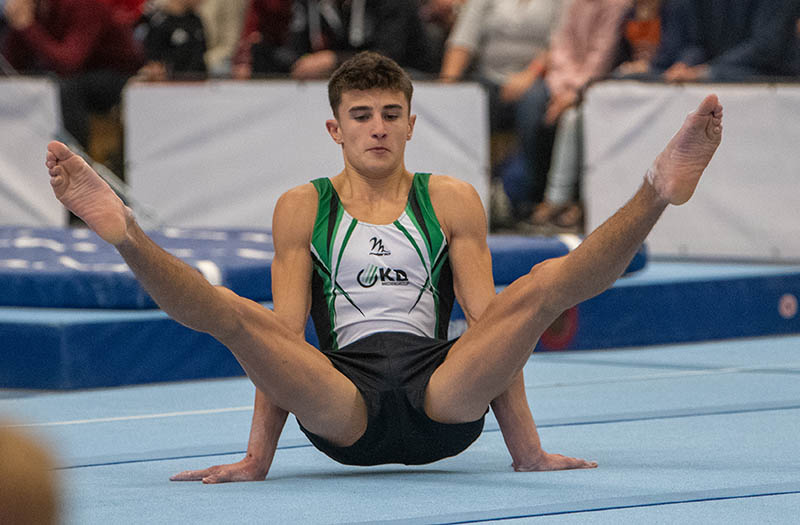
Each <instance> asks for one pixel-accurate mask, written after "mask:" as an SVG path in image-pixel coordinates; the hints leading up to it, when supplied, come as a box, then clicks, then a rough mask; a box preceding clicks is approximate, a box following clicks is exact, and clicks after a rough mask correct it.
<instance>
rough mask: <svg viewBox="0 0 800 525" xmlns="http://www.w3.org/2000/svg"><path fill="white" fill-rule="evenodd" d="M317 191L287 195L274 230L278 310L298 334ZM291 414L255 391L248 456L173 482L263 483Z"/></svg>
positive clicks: (307, 301) (307, 294)
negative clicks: (287, 417) (288, 414)
mask: <svg viewBox="0 0 800 525" xmlns="http://www.w3.org/2000/svg"><path fill="white" fill-rule="evenodd" d="M316 200H317V192H316V190H315V189H314V187H313V186H312V185H311V184H305V185H303V186H300V187H298V188H295V189H293V190H290V191H289V192H287V193H286V194H284V195H283V196H282V197H281V198H280V199H279V200H278V203H277V205H276V207H275V213H274V216H273V225H272V234H273V242H274V245H275V257H274V259H273V260H272V300H273V303H274V311H275V313H276V314H277V315H278V316H279V317H281V318H282V319H283V321H284V322H285V324H286V326H287V327H289V328H290V329H291V330H292V331H294V332H296V333H297V334H298V335H302V334H303V333H304V332H305V326H306V321H307V319H308V313H309V309H310V308H311V271H312V268H311V255H310V253H309V245H310V240H311V238H310V237H311V229H312V226H313V221H314V216H315V215H316ZM286 416H287V412H286V411H285V410H283V409H281V408H279V407H278V406H276V405H275V404H274V403H272V401H270V399H269V398H268V397H267V395H266V394H264V393H263V392H261V391H260V390H258V389H256V396H255V404H254V408H253V420H252V423H251V426H250V438H249V440H248V443H247V454H246V455H245V457H244V458H243V459H242V460H241V461H238V462H236V463H231V464H227V465H215V466H213V467H209V468H207V469H203V470H194V471H186V472H181V473H180V474H176V475H175V476H173V477H171V478H170V479H172V480H173V481H201V480H202V481H203V483H224V482H229V481H261V480H263V479H265V478H266V476H267V474H268V473H269V468H270V466H271V465H272V460H273V458H274V456H275V451H276V448H277V446H278V438H279V437H280V434H281V431H282V430H283V426H284V424H285V423H286Z"/></svg>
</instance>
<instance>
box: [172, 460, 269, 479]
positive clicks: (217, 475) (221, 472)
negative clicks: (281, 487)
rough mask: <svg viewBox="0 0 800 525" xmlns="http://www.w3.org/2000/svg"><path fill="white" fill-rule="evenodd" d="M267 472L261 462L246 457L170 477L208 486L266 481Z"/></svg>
mask: <svg viewBox="0 0 800 525" xmlns="http://www.w3.org/2000/svg"><path fill="white" fill-rule="evenodd" d="M266 477H267V472H266V471H265V470H264V468H263V467H262V465H261V464H260V462H258V461H255V460H254V459H252V458H250V457H246V458H244V459H243V460H241V461H238V462H236V463H230V464H228V465H214V466H213V467H208V468H206V469H202V470H185V471H183V472H180V473H178V474H175V475H174V476H172V477H170V478H169V479H170V481H202V482H203V483H206V484H214V483H229V482H234V481H264V479H266Z"/></svg>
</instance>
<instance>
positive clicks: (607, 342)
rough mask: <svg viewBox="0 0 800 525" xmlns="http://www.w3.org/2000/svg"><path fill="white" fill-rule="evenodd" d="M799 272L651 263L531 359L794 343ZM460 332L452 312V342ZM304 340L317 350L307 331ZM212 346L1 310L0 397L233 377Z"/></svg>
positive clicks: (167, 323) (98, 321)
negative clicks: (758, 340)
mask: <svg viewBox="0 0 800 525" xmlns="http://www.w3.org/2000/svg"><path fill="white" fill-rule="evenodd" d="M798 296H800V268H798V267H793V266H778V267H770V266H761V265H732V266H719V265H704V264H688V265H687V264H680V263H651V264H650V265H648V268H647V269H645V270H644V271H642V272H638V273H637V274H634V275H632V276H630V277H627V278H625V279H621V280H620V281H619V282H618V283H617V284H616V285H615V286H614V287H613V288H612V289H610V290H608V291H606V292H605V293H603V294H601V295H599V296H598V297H595V298H594V299H591V300H589V301H586V302H584V303H582V304H580V305H578V306H577V307H576V308H573V309H571V310H570V311H568V312H565V314H564V315H563V316H562V317H561V318H560V319H559V320H558V321H557V322H556V323H554V324H553V326H551V327H550V329H548V330H547V332H545V334H544V335H543V337H542V339H541V341H540V343H539V345H538V346H537V350H564V349H597V348H610V347H621V346H634V345H648V344H666V343H675V342H689V341H704V340H710V339H723V338H733V337H752V336H761V335H774V334H796V333H800V317H798V315H797V314H798V312H797V297H798ZM465 327H466V321H465V320H464V316H463V313H462V312H461V311H460V309H459V308H456V309H455V310H454V312H453V317H452V318H451V324H450V332H451V336H456V335H458V334H460V333H461V332H463V330H464V329H465ZM306 336H307V339H308V340H309V341H310V342H311V343H312V344H313V343H315V342H316V337H315V334H314V333H313V330H311V329H310V327H309V329H308V330H307V331H306ZM241 374H242V371H241V368H240V367H239V365H238V363H237V362H236V360H235V359H234V358H233V356H232V355H231V354H230V352H229V351H228V350H226V349H225V348H224V347H223V346H222V345H220V344H219V343H217V342H216V341H215V340H213V339H212V338H211V337H209V336H207V335H204V334H199V333H197V332H194V331H191V330H189V329H187V328H184V327H182V326H180V325H179V324H177V323H175V322H174V321H171V320H169V319H168V318H167V317H166V315H165V314H163V312H160V311H158V310H127V311H119V310H63V309H39V308H0V387H5V388H40V389H41V388H46V389H74V388H95V387H103V386H116V385H125V384H136V383H150V382H162V381H175V380H183V379H201V378H213V377H226V376H234V375H241Z"/></svg>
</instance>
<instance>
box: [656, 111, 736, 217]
mask: <svg viewBox="0 0 800 525" xmlns="http://www.w3.org/2000/svg"><path fill="white" fill-rule="evenodd" d="M721 141H722V105H720V103H719V100H718V99H717V96H716V95H708V96H707V97H706V98H705V99H704V100H703V102H701V103H700V106H699V107H698V108H697V109H696V110H695V111H694V112H692V113H690V114H689V116H688V117H686V121H685V122H684V123H683V126H682V127H681V129H680V130H679V131H678V133H676V134H675V136H674V137H672V140H670V141H669V144H667V147H666V148H664V151H662V152H661V153H660V154H659V155H658V157H656V160H655V162H653V165H652V167H651V168H650V169H649V170H648V171H647V175H646V177H645V178H646V180H648V181H649V182H650V184H652V185H653V188H655V190H656V193H657V194H658V196H659V197H661V198H662V199H664V200H665V201H667V202H669V203H670V204H675V205H680V204H683V203H685V202H686V201H688V200H689V198H690V197H691V196H692V194H693V193H694V190H695V188H696V187H697V183H698V182H699V181H700V175H702V174H703V170H704V169H705V168H706V166H708V163H709V162H710V161H711V157H713V156H714V152H715V151H716V150H717V146H719V144H720V142H721Z"/></svg>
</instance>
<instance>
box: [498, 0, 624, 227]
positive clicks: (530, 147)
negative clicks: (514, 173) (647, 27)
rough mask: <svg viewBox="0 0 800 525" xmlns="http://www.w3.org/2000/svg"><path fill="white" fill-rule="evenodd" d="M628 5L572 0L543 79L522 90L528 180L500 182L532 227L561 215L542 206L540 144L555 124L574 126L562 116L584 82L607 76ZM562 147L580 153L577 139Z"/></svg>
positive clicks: (546, 163) (614, 0) (544, 159)
mask: <svg viewBox="0 0 800 525" xmlns="http://www.w3.org/2000/svg"><path fill="white" fill-rule="evenodd" d="M631 6H632V4H631V2H630V1H629V0H573V1H572V2H570V4H569V7H568V8H567V9H566V10H565V12H564V14H563V18H562V20H561V22H560V23H559V25H558V28H557V29H556V31H555V33H554V35H553V38H552V39H551V43H550V47H549V51H548V53H547V62H546V64H545V65H544V75H540V76H539V78H538V79H537V80H536V82H535V83H534V84H533V86H532V87H531V88H529V89H527V90H526V91H525V94H524V96H523V97H522V99H521V100H520V103H519V104H518V111H517V118H518V122H519V121H523V119H524V121H525V122H527V123H528V124H527V125H525V126H524V127H521V128H520V143H521V145H522V149H523V152H524V156H525V160H526V167H527V177H525V178H524V179H523V180H521V181H515V182H509V181H507V180H504V181H503V182H504V187H505V190H506V192H507V193H508V195H509V197H510V198H511V201H512V202H514V203H515V206H516V216H517V217H519V216H526V215H527V217H528V218H530V219H531V220H532V221H533V222H534V223H536V222H546V221H551V220H553V219H554V218H555V215H556V214H560V213H563V212H564V211H565V210H564V209H561V208H562V207H561V206H559V207H557V208H552V207H550V206H548V203H547V202H543V201H544V193H545V187H546V184H547V177H548V171H549V169H550V164H551V162H550V154H551V152H550V151H547V149H546V148H543V145H546V144H547V142H548V138H549V137H552V134H553V133H555V132H556V129H557V126H559V125H567V126H573V127H574V126H578V125H579V119H578V118H575V117H576V115H573V116H572V118H568V119H564V120H563V122H562V115H564V113H565V112H567V111H568V110H570V109H574V108H577V107H578V106H579V105H580V101H581V97H582V96H583V92H584V91H585V89H586V88H587V87H588V86H589V84H590V83H591V82H593V81H595V80H597V79H600V78H604V77H606V76H608V74H609V73H610V72H611V70H612V69H613V67H614V66H615V65H616V63H617V61H618V60H619V50H620V40H621V37H622V23H623V20H624V19H625V16H626V14H627V13H628V12H629V10H630V8H631ZM564 131H565V132H568V135H570V136H572V137H575V136H578V133H579V132H578V131H577V130H576V129H572V130H564ZM564 146H565V148H568V149H562V150H559V154H560V155H564V156H566V157H567V158H570V159H574V158H578V156H579V155H580V151H577V150H576V149H575V148H579V147H580V141H575V140H567V141H564ZM573 199H577V197H573ZM537 208H538V209H537ZM531 210H533V213H532V214H531ZM573 211H574V210H573ZM578 215H579V214H578ZM573 222H577V220H576V221H573Z"/></svg>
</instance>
